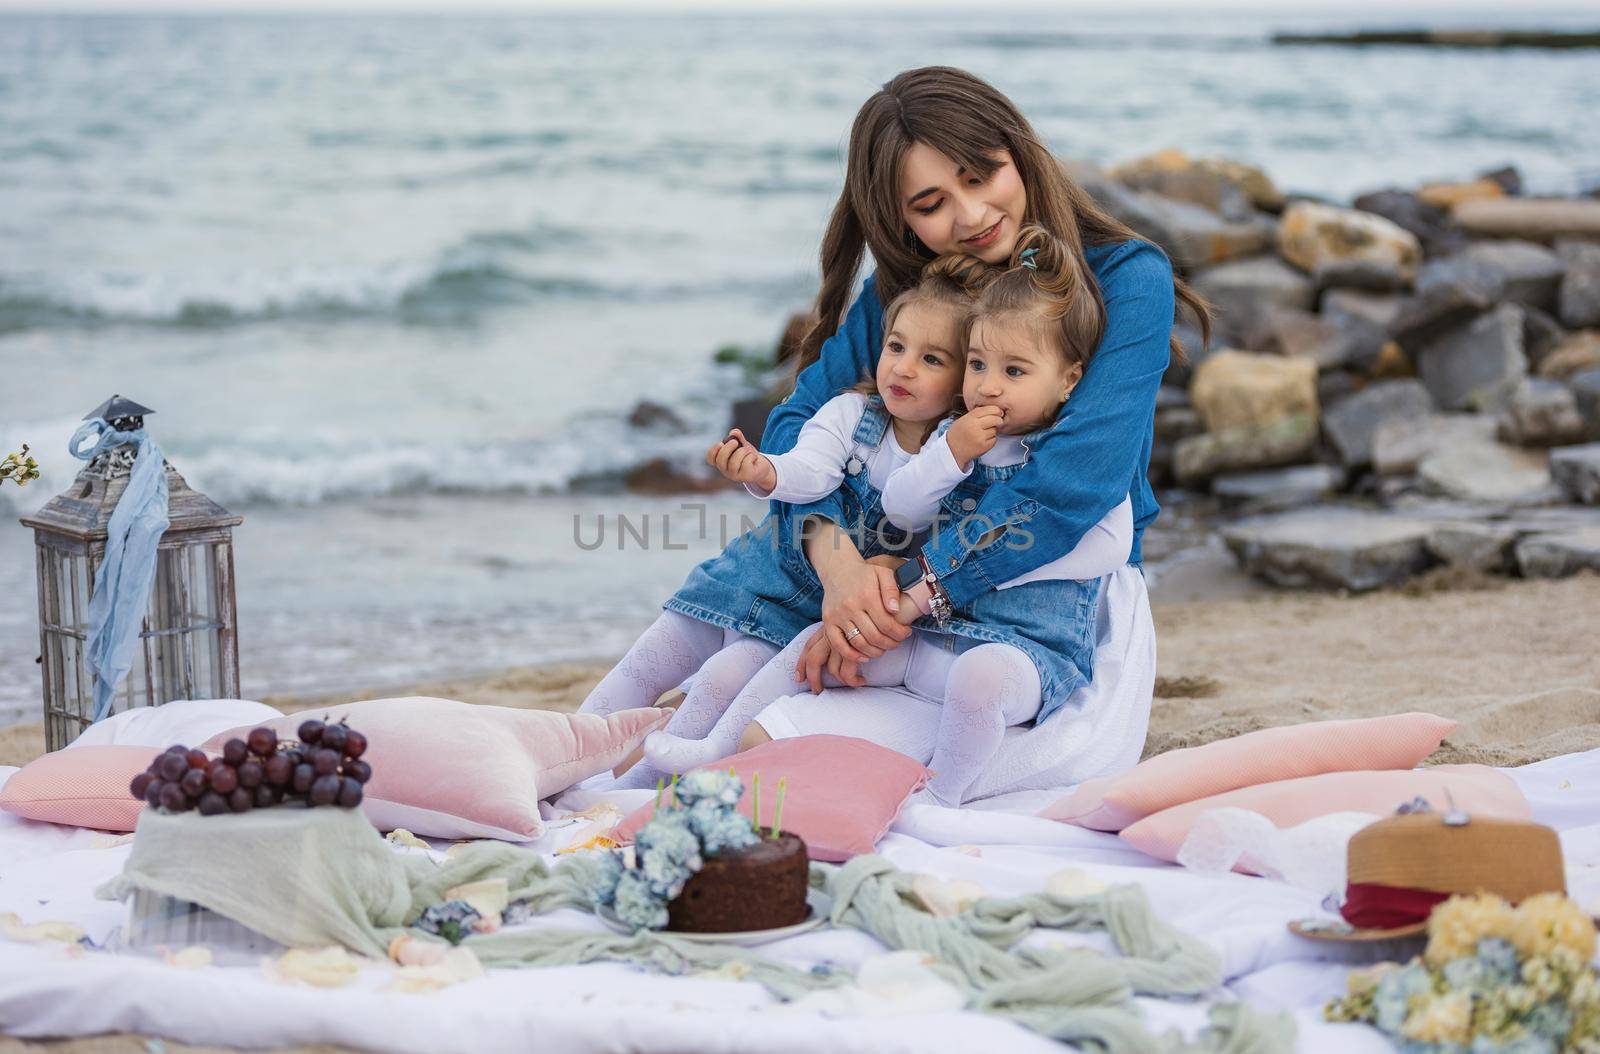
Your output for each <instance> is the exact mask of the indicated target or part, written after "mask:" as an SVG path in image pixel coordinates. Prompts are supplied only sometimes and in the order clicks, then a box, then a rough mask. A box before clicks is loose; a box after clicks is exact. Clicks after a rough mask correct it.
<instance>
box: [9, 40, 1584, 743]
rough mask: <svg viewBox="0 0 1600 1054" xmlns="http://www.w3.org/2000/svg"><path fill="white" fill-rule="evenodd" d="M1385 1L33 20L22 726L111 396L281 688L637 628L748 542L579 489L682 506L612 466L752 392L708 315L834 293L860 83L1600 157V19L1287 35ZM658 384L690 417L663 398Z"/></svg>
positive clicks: (591, 643)
mask: <svg viewBox="0 0 1600 1054" xmlns="http://www.w3.org/2000/svg"><path fill="white" fill-rule="evenodd" d="M1514 20H1515V21H1516V22H1517V23H1518V24H1522V25H1569V26H1588V25H1589V24H1590V23H1589V21H1588V20H1586V19H1585V17H1584V16H1582V15H1573V14H1562V13H1560V12H1538V11H1519V12H1518V13H1517V14H1516V15H1515V16H1514ZM1383 21H1384V22H1386V23H1388V24H1411V23H1416V22H1420V21H1428V22H1431V23H1434V24H1437V23H1438V22H1439V17H1438V16H1437V14H1436V13H1435V14H1430V15H1428V16H1426V18H1425V19H1424V18H1422V17H1407V16H1406V14H1405V12H1403V11H1397V12H1396V13H1395V14H1393V15H1392V16H1388V17H1386V18H1385V19H1384V20H1383ZM1371 24H1374V19H1373V18H1371V17H1363V18H1361V19H1358V20H1357V19H1351V18H1349V17H1345V18H1342V19H1341V18H1338V17H1334V16H1324V15H1295V16H1284V17H1277V16H1272V17H1267V16H1264V15H1262V14H1259V13H1257V14H1252V15H1248V16H1245V15H1231V16H1222V15H1193V14H1184V15H1174V16H1164V17H1162V18H1160V19H1155V18H1152V17H1151V16H1150V15H1148V14H1139V15H1130V16H1112V15H1066V14H1049V13H1040V12H1030V13H1027V14H1017V15H1007V14H994V13H984V14H982V15H979V16H974V15H964V14H959V13H951V12H936V13H933V14H923V15H919V14H916V13H913V12H909V11H901V12H895V13H893V14H889V15H879V16H874V17H865V16H853V15H846V14H829V15H825V16H810V15H806V16H800V15H794V14H786V15H759V14H736V13H729V14H717V15H694V16H675V17H664V16H641V15H606V16H581V17H580V16H573V15H566V16H559V17H558V16H547V17H532V16H530V17H516V16H471V17H455V16H451V17H441V16H420V15H418V16H403V17H402V16H394V17H326V18H324V17H308V16H301V17H253V16H236V17H233V16H230V17H220V16H219V17H208V16H119V17H90V16H46V15H5V16H0V450H9V449H14V448H15V447H17V446H18V445H20V444H21V443H23V442H27V443H30V444H32V446H33V447H34V448H35V450H36V451H37V453H38V456H39V458H40V460H41V461H42V462H43V464H44V468H45V476H44V478H43V479H41V480H40V481H39V482H38V483H37V484H35V485H34V486H32V487H30V488H28V489H27V490H24V491H20V492H19V491H16V490H15V489H13V488H10V487H7V488H6V489H5V490H4V491H0V721H3V720H5V719H6V716H7V715H8V714H17V713H25V712H27V711H29V710H31V709H32V708H33V707H35V706H37V701H36V697H37V693H38V681H37V673H36V668H35V667H34V664H33V656H34V654H35V653H36V650H37V648H36V642H37V635H36V634H37V629H36V624H35V615H34V607H33V605H34V598H33V571H32V557H31V553H30V552H29V549H30V547H31V538H30V536H29V534H28V532H26V531H24V530H22V529H21V528H18V527H15V526H13V527H12V528H9V529H8V528H6V527H5V526H4V524H5V523H7V522H10V523H13V524H14V521H15V516H16V515H18V514H19V513H22V512H25V511H27V510H29V509H31V508H34V507H36V506H37V505H38V504H40V503H42V501H43V500H44V499H45V498H47V497H48V496H49V495H50V494H52V493H55V492H58V491H60V490H61V489H63V488H64V487H65V486H66V484H67V482H68V480H69V479H70V477H71V476H72V474H73V473H74V472H75V471H76V468H77V465H76V463H74V462H72V461H71V459H70V458H69V457H68V456H67V455H66V453H65V444H66V440H67V438H68V436H69V435H70V434H71V431H72V429H73V427H74V426H75V424H76V422H77V420H78V419H79V418H80V417H81V416H82V415H83V414H84V413H85V412H87V411H88V410H89V409H90V408H92V407H94V406H95V405H97V404H98V403H99V402H100V401H101V400H103V399H104V398H106V397H107V396H108V395H110V394H111V393H112V392H121V393H123V394H125V395H128V396H130V397H132V398H135V399H137V400H139V401H141V402H143V403H145V404H146V405H148V406H151V407H153V408H155V409H156V411H157V413H156V414H155V415H154V416H152V417H151V418H150V421H149V424H150V427H151V428H152V430H153V431H154V433H155V434H156V436H157V438H158V439H159V441H160V442H161V443H162V444H163V446H164V447H165V449H166V451H167V453H168V455H169V457H170V459H171V460H172V461H173V463H174V464H175V465H176V466H177V467H178V468H179V469H180V471H182V472H184V474H185V475H186V476H187V477H188V478H189V480H190V481H191V482H192V483H193V484H194V485H195V486H196V487H198V488H199V489H202V490H204V491H206V492H207V493H209V494H211V495H212V496H214V497H216V498H217V499H218V500H220V501H222V502H224V503H225V504H227V505H229V506H230V507H232V508H235V509H236V510H237V511H240V512H243V513H244V514H245V515H246V516H247V517H248V519H247V523H246V525H245V527H244V528H241V533H240V547H239V560H240V612H241V635H242V646H243V648H244V651H245V661H244V680H245V687H246V692H247V694H261V693H264V692H268V691H280V690H289V689H294V690H309V689H315V688H317V687H319V686H324V687H326V686H334V685H340V684H360V683H365V682H369V681H371V682H376V681H379V680H382V681H384V682H388V681H394V680H403V679H405V678H407V677H411V676H428V675H431V674H433V673H436V672H441V671H452V670H463V669H484V668H491V667H494V666H497V665H503V664H505V663H510V662H534V661H540V660H543V659H549V658H559V657H576V656H582V655H604V654H611V653H614V652H615V651H616V650H617V649H618V648H620V647H621V646H622V645H623V644H625V643H626V640H627V639H628V637H629V636H630V635H631V634H632V633H633V632H635V631H636V630H637V629H638V628H639V627H640V626H642V625H643V624H644V622H645V621H646V620H647V619H648V618H649V617H650V613H651V611H652V610H653V609H654V607H655V606H656V605H657V604H659V602H660V600H661V599H662V597H663V596H664V594H665V592H666V591H668V590H670V589H671V587H672V585H673V584H675V582H676V581H677V580H678V579H680V578H681V577H682V574H683V573H684V572H685V571H686V570H687V568H688V566H689V563H690V562H691V558H692V557H694V556H696V555H703V552H707V551H710V548H712V547H714V546H712V544H711V542H710V541H703V542H701V543H698V544H699V548H695V547H694V546H691V549H690V550H688V551H661V550H656V551H652V552H650V553H648V554H641V553H637V552H632V553H617V552H615V551H610V552H609V554H598V553H596V554H591V553H586V552H583V551H581V550H579V549H578V548H577V547H576V546H574V545H573V544H572V542H571V538H570V535H571V524H570V522H569V521H570V520H571V518H572V517H573V516H574V515H580V514H581V515H586V516H589V517H590V520H589V521H588V522H591V523H592V522H593V517H594V516H597V515H600V514H602V513H610V514H611V515H613V516H615V515H616V514H618V513H631V514H633V515H636V516H637V515H643V514H645V513H650V514H652V515H658V516H664V515H667V514H668V513H669V512H672V511H673V510H674V509H675V508H676V502H675V501H673V500H662V501H656V502H649V501H647V500H645V499H642V498H637V497H632V496H622V495H612V496H609V497H608V496H606V495H604V494H601V495H595V494H593V493H592V491H593V490H594V486H593V484H592V480H593V479H594V478H596V477H598V478H600V479H602V480H603V479H607V478H614V477H615V476H616V475H617V474H618V473H620V472H622V471H625V470H626V469H627V468H629V467H631V466H633V465H637V464H638V463H640V462H641V461H644V460H646V459H648V458H652V457H658V456H667V457H673V458H679V459H691V458H693V457H694V456H695V454H696V453H697V452H698V451H700V450H703V449H704V446H705V445H706V443H707V442H708V441H709V440H710V438H711V437H712V436H714V435H715V434H716V433H717V432H718V431H720V429H721V428H723V427H724V426H725V424H726V408H727V404H728V402H729V400H730V399H731V398H732V397H734V396H736V395H738V394H740V393H741V392H743V391H744V390H745V388H744V384H745V381H744V379H743V377H742V375H741V374H740V372H739V370H738V369H737V368H736V367H734V366H718V365H715V364H713V363H712V361H711V353H712V351H713V349H714V348H716V347H718V346H719V345H723V344H728V343H733V344H740V345H745V346H760V347H765V346H767V345H769V344H770V343H771V342H772V340H773V339H774V338H775V336H776V334H777V332H778V330H779V329H780V328H781V325H782V322H783V319H784V318H785V316H786V315H787V314H788V312H790V311H792V310H795V309H797V308H800V307H802V306H804V304H805V303H806V302H807V301H808V300H809V298H810V297H811V296H812V295H813V293H814V290H815V282H816V261H815V254H816V247H817V242H818V239H819V237H820V234H821V231H822V228H823V226H824V224H825V221H826V217H827V212H828V209H829V207H830V206H831V204H832V201H833V199H834V197H835V195H836V194H837V192H838V189H839V186H840V184H841V181H842V165H843V161H842V151H843V146H844V142H845V139H846V136H847V133H848V128H849V122H850V119H851V117H852V116H853V114H854V112H855V109H856V107H857V106H858V105H859V104H860V102H861V101H862V100H863V99H864V98H865V97H866V96H867V95H869V94H870V93H871V92H872V91H873V90H875V88H876V87H877V85H878V84H880V83H881V82H882V81H883V80H885V79H887V78H888V77H889V76H891V75H892V74H893V73H894V72H896V71H898V70H900V69H903V68H906V67H908V66H913V65H921V64H927V63H949V64H954V65H959V66H963V67H965V68H968V69H971V70H973V71H975V72H977V73H979V74H981V75H983V76H985V77H988V78H989V79H990V80H992V81H993V82H994V83H995V84H997V85H998V86H999V87H1000V88H1001V89H1003V90H1004V91H1006V92H1007V93H1008V94H1010V95H1011V96H1012V98H1013V99H1015V100H1016V101H1017V103H1018V104H1019V105H1020V106H1021V108H1022V109H1023V110H1024V111H1025V112H1026V113H1027V114H1028V115H1029V116H1030V118H1031V119H1032V120H1033V121H1034V123H1035V124H1036V126H1037V127H1038V128H1039V130H1040V131H1041V133H1042V134H1043V135H1044V136H1045V138H1046V140H1047V141H1048V142H1049V143H1050V144H1051V145H1052V147H1054V148H1055V149H1057V150H1058V151H1059V152H1061V153H1063V154H1067V155H1071V156H1074V157H1079V158H1084V159H1088V160H1093V161H1100V162H1112V161H1117V160H1122V159H1126V158H1131V157H1134V156H1137V155H1140V154H1143V153H1147V152H1150V151H1153V150H1157V149H1161V148H1164V147H1169V146H1177V147H1181V148H1183V149H1184V150H1187V151H1189V152H1191V153H1195V154H1213V155H1226V156H1230V157H1235V158H1239V159H1242V160H1246V161H1251V162H1254V163H1257V164H1260V165H1263V166H1264V167H1265V168H1266V169H1267V170H1268V171H1269V172H1270V173H1271V174H1272V175H1273V176H1274V177H1275V178H1276V179H1277V181H1278V182H1279V183H1280V185H1282V186H1283V187H1285V188H1286V189H1289V190H1293V191H1302V192H1308V193H1315V194H1321V195H1325V196H1329V197H1332V198H1335V199H1345V198H1348V197H1350V196H1351V195H1353V194H1355V193H1358V192H1360V191H1363V190H1367V189H1371V188H1374V187H1378V186H1383V185H1390V184H1409V183H1414V182H1416V181H1418V180H1421V179H1426V178H1455V177H1464V176H1470V175H1471V174H1473V173H1475V172H1477V171H1479V170H1482V169H1485V168H1489V167H1492V166H1497V165H1501V164H1515V165H1517V166H1518V167H1519V168H1520V170H1521V171H1522V173H1523V174H1524V177H1525V179H1526V181H1527V184H1528V186H1529V188H1530V190H1532V191H1535V192H1541V191H1548V192H1568V191H1571V190H1574V189H1576V188H1578V187H1579V186H1580V185H1582V184H1584V183H1585V182H1586V181H1591V180H1594V179H1595V178H1596V176H1597V174H1600V124H1597V120H1600V119H1597V117H1596V114H1597V113H1600V78H1596V77H1595V76H1594V75H1593V70H1594V62H1595V59H1594V54H1593V53H1592V52H1569V53H1563V52H1546V51H1528V50H1516V51H1504V52H1470V51H1442V50H1409V49H1396V48H1371V49H1363V50H1351V49H1342V48H1282V47H1273V46H1271V45H1270V44H1269V43H1267V37H1268V35H1269V34H1270V33H1271V32H1272V31H1274V30H1276V29H1307V28H1316V27H1326V28H1355V27H1356V26H1357V25H1360V26H1367V25H1371ZM1509 85H1515V90H1508V88H1507V86H1509ZM641 398H650V399H654V400H657V401H660V402H664V403H667V404H669V405H671V406H673V407H674V408H675V409H676V410H677V411H678V413H679V414H680V416H681V417H682V418H683V420H684V422H685V425H686V428H685V429H684V430H683V431H682V432H681V433H673V434H667V433H663V432H660V431H650V430H640V429H634V428H631V427H629V426H628V425H627V423H626V415H627V413H628V411H629V410H630V409H631V408H632V407H633V406H634V405H635V404H636V403H637V402H638V401H639V400H640V399H641ZM585 479H588V480H590V481H591V482H590V484H588V485H586V486H578V487H575V483H576V482H580V481H583V480H585ZM717 500H718V502H719V503H720V504H719V505H718V508H719V509H724V510H726V511H729V512H731V513H732V514H734V515H735V516H737V513H738V512H739V511H742V510H749V509H750V503H748V502H745V503H743V504H741V503H740V502H738V501H737V500H735V499H734V498H731V497H730V498H726V499H721V498H719V499H717ZM680 515H681V513H680Z"/></svg>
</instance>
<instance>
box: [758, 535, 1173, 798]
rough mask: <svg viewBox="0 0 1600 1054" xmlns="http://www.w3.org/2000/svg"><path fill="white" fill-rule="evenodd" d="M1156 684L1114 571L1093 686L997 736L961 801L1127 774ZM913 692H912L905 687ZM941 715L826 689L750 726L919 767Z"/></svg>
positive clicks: (909, 701)
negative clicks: (848, 742) (876, 752)
mask: <svg viewBox="0 0 1600 1054" xmlns="http://www.w3.org/2000/svg"><path fill="white" fill-rule="evenodd" d="M1155 680H1156V632H1155V621H1154V619H1153V618H1152V617H1151V614H1150V597H1149V594H1148V592H1147V591H1146V589H1145V581H1144V574H1143V572H1141V571H1140V570H1139V569H1138V568H1136V567H1134V566H1132V565H1131V564H1130V565H1126V566H1123V567H1121V568H1119V569H1118V570H1116V571H1115V572H1113V573H1112V574H1111V575H1110V576H1108V578H1107V580H1106V588H1105V589H1104V590H1103V591H1102V593H1101V597H1100V611H1099V616H1098V621H1097V625H1096V640H1095V651H1094V679H1093V680H1092V681H1090V682H1089V683H1088V684H1086V685H1084V686H1083V687H1082V688H1079V689H1078V690H1077V691H1076V692H1074V693H1073V694H1072V696H1071V697H1070V699H1069V700H1068V702H1067V705H1066V706H1064V707H1063V708H1062V709H1061V710H1059V711H1057V712H1056V713H1055V714H1054V715H1053V716H1051V717H1050V718H1049V719H1048V720H1047V721H1045V722H1044V723H1043V724H1040V725H1016V726H1013V727H1011V728H1008V729H1006V736H1005V740H1004V742H1003V743H1001V745H1000V750H999V752H998V753H997V754H996V755H995V757H994V759H993V760H992V761H991V762H990V763H989V765H988V767H986V768H985V769H984V771H983V773H982V774H981V775H980V776H979V777H978V779H977V781H976V782H975V783H974V784H973V786H972V789H971V791H969V792H968V795H967V797H968V799H969V800H971V799H975V798H988V797H993V796H994V795H996V794H1007V793H1010V792H1012V791H1021V790H1042V789H1047V788H1054V787H1069V786H1072V785H1074V784H1078V783H1082V782H1083V781H1084V780H1088V779H1094V778H1096V777H1100V776H1110V775H1115V774H1116V773H1119V772H1123V771H1126V770H1127V769H1130V768H1132V767H1133V766H1134V765H1136V764H1137V763H1138V761H1139V755H1140V754H1141V753H1142V752H1143V750H1144V740H1145V734H1146V733H1147V732H1148V731H1149V727H1150V701H1151V696H1152V694H1153V692H1154V691H1155ZM913 687H914V688H920V687H921V686H913ZM942 710H943V707H942V706H941V704H940V703H939V702H938V701H937V700H936V699H930V698H928V697H927V695H925V694H923V693H922V692H919V691H916V690H913V689H912V688H904V687H894V688H878V687H870V686H869V687H863V688H825V689H823V690H822V692H821V694H819V695H812V694H811V693H810V692H809V691H807V692H801V693H799V694H796V695H791V696H785V697H784V698H782V699H778V700H775V701H774V702H773V703H772V704H771V705H770V706H768V707H767V708H766V709H765V710H763V711H761V713H760V715H759V716H757V718H756V722H757V723H758V724H759V725H761V727H762V728H763V729H764V730H765V731H766V733H767V734H768V735H769V736H771V737H772V738H773V739H789V738H792V737H795V736H807V735H817V734H823V733H826V734H830V735H836V736H855V737H857V738H859V739H866V740H870V741H871V742H873V743H877V744H878V745H880V746H884V747H888V748H889V749H891V750H895V751H898V752H900V753H902V754H905V755H907V756H909V757H914V758H916V759H917V760H918V761H921V762H923V763H924V764H926V763H927V762H928V761H929V760H930V759H931V758H932V757H933V747H934V740H935V739H936V737H937V736H938V732H939V717H940V714H941V712H942Z"/></svg>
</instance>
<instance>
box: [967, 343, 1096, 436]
mask: <svg viewBox="0 0 1600 1054" xmlns="http://www.w3.org/2000/svg"><path fill="white" fill-rule="evenodd" d="M1082 376H1083V366H1082V365H1080V364H1079V363H1076V362H1075V363H1072V364H1071V365H1070V366H1068V365H1066V364H1065V363H1064V362H1063V361H1062V356H1061V355H1060V354H1059V353H1058V352H1057V351H1056V350H1055V349H1054V348H1048V347H1040V346H1039V340H1038V337H1037V336H1036V335H1035V334H1034V333H1033V332H1032V331H1031V330H1030V329H1028V328H1027V327H1026V326H1022V325H1007V324H1004V323H1001V322H997V321H994V320H992V319H980V320H978V321H977V322H975V323H974V324H973V326H972V334H971V338H970V343H969V345H968V348H967V368H966V376H965V378H964V379H963V381H962V384H961V397H962V399H963V400H964V401H965V402H966V404H967V409H968V410H975V409H977V408H978V407H980V406H998V407H999V408H1000V409H1001V410H1002V411H1004V413H1005V416H1004V418H1002V420H1001V423H1000V433H1001V434H1002V435H1011V436H1018V435H1026V434H1027V433H1029V432H1032V431H1034V430H1035V429H1037V428H1040V427H1043V426H1044V425H1046V424H1049V423H1050V422H1051V421H1054V420H1055V416H1056V414H1057V413H1058V412H1059V411H1060V410H1061V404H1062V403H1064V402H1066V401H1067V394H1068V393H1069V392H1071V391H1072V389H1073V388H1074V387H1076V386H1077V383H1078V380H1079V378H1081V377H1082Z"/></svg>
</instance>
